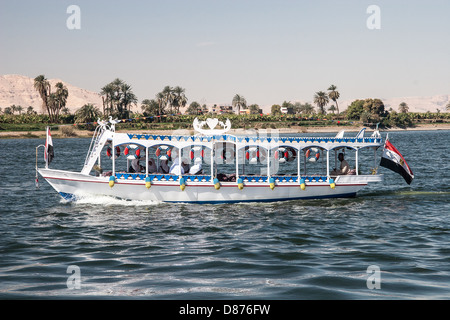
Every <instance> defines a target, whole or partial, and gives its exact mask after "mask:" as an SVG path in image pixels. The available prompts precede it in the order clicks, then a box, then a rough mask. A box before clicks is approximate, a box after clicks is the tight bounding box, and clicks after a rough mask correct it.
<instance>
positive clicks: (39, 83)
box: [34, 74, 51, 115]
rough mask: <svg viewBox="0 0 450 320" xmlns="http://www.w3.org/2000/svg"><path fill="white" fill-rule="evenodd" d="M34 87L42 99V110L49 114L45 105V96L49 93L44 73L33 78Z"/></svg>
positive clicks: (48, 83) (49, 88)
mask: <svg viewBox="0 0 450 320" xmlns="http://www.w3.org/2000/svg"><path fill="white" fill-rule="evenodd" d="M34 89H35V90H36V91H37V92H38V93H39V95H40V96H41V99H42V111H47V112H48V114H49V115H50V112H49V109H48V105H47V97H48V96H49V94H50V90H51V87H50V82H48V80H47V79H46V78H45V76H44V75H42V74H41V75H39V76H37V77H36V78H34Z"/></svg>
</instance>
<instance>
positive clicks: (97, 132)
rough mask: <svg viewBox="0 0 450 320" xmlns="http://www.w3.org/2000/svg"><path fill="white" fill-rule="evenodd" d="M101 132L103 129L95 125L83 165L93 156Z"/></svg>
mask: <svg viewBox="0 0 450 320" xmlns="http://www.w3.org/2000/svg"><path fill="white" fill-rule="evenodd" d="M103 132H104V130H103V129H102V126H97V127H96V128H95V131H94V134H93V135H92V139H91V144H90V145H89V149H88V152H87V154H86V159H85V160H84V165H87V164H88V163H89V159H90V158H92V157H94V156H95V152H96V147H97V145H98V142H99V141H100V139H101V136H102V133H103Z"/></svg>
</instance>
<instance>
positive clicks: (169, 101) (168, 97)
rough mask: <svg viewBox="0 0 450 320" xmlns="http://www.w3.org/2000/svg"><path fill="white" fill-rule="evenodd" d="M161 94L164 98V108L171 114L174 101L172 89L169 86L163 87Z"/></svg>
mask: <svg viewBox="0 0 450 320" xmlns="http://www.w3.org/2000/svg"><path fill="white" fill-rule="evenodd" d="M161 93H162V94H163V96H164V100H163V103H164V105H165V106H166V108H167V107H168V108H169V113H172V112H173V110H172V108H173V101H174V99H175V95H174V92H173V88H172V87H171V86H165V87H164V89H163V90H162V91H161Z"/></svg>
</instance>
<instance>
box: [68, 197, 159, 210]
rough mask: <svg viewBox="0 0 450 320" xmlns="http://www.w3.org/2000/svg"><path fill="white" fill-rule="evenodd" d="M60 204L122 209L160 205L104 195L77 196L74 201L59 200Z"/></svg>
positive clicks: (157, 202) (156, 202) (149, 201)
mask: <svg viewBox="0 0 450 320" xmlns="http://www.w3.org/2000/svg"><path fill="white" fill-rule="evenodd" d="M61 203H71V204H74V205H85V204H88V205H97V206H104V207H108V206H123V207H139V206H154V205H158V204H161V202H159V201H153V200H125V199H119V198H115V197H111V196H106V195H90V194H85V195H77V197H76V199H74V200H72V201H67V200H65V199H61Z"/></svg>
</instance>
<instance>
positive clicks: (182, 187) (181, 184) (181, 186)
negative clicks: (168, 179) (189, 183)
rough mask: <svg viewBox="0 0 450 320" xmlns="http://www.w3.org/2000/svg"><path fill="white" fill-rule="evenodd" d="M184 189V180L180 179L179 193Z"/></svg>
mask: <svg viewBox="0 0 450 320" xmlns="http://www.w3.org/2000/svg"><path fill="white" fill-rule="evenodd" d="M185 188H186V182H185V180H184V178H181V179H180V189H181V191H184V189H185Z"/></svg>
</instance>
